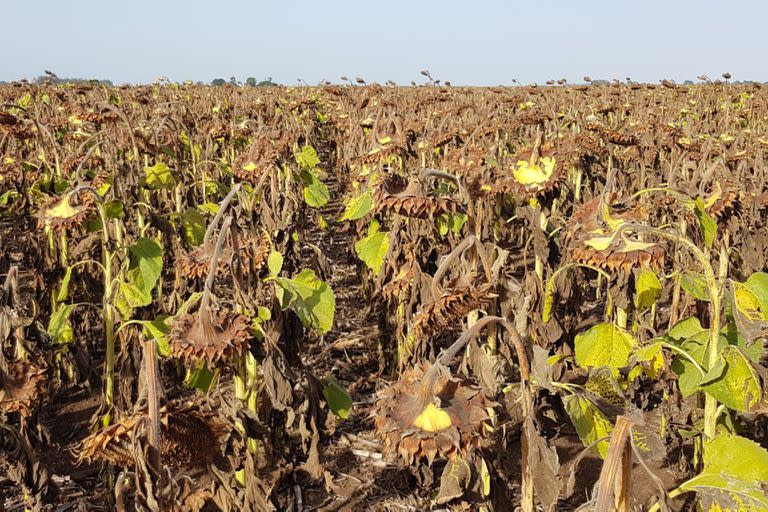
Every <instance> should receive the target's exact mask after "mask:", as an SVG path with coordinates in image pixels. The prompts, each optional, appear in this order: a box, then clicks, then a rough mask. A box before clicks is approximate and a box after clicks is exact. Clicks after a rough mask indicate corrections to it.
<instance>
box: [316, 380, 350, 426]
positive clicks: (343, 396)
mask: <svg viewBox="0 0 768 512" xmlns="http://www.w3.org/2000/svg"><path fill="white" fill-rule="evenodd" d="M323 396H324V397H325V401H326V402H328V408H329V409H331V411H332V412H333V414H335V415H336V416H338V417H339V418H341V419H343V420H345V419H347V418H348V417H349V411H350V410H351V409H352V398H350V396H349V393H347V390H346V389H344V386H342V385H341V384H340V383H339V381H338V380H336V377H333V376H331V377H330V378H328V380H327V381H326V383H325V387H323Z"/></svg>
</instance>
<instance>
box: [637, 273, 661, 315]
mask: <svg viewBox="0 0 768 512" xmlns="http://www.w3.org/2000/svg"><path fill="white" fill-rule="evenodd" d="M659 295H661V282H660V281H659V278H658V277H656V274H655V273H654V271H653V270H651V269H649V268H642V269H641V270H640V271H639V272H638V273H637V276H636V278H635V306H636V307H637V308H639V309H643V308H649V307H651V306H653V304H654V303H655V302H656V300H657V299H658V298H659Z"/></svg>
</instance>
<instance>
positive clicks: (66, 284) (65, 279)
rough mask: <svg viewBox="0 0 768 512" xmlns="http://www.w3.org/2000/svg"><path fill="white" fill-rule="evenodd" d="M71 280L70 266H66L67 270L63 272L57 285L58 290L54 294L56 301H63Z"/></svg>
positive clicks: (65, 298) (67, 293)
mask: <svg viewBox="0 0 768 512" xmlns="http://www.w3.org/2000/svg"><path fill="white" fill-rule="evenodd" d="M71 280H72V267H71V266H69V267H67V271H66V272H64V277H63V278H62V280H61V284H60V285H59V292H58V293H57V294H56V302H64V301H65V300H67V295H69V282H70V281H71Z"/></svg>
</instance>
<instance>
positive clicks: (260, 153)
mask: <svg viewBox="0 0 768 512" xmlns="http://www.w3.org/2000/svg"><path fill="white" fill-rule="evenodd" d="M278 160H279V154H278V152H277V149H275V147H274V146H273V145H272V142H271V140H270V139H268V138H266V137H264V136H262V137H258V138H257V139H256V140H254V141H253V143H252V144H251V147H250V148H249V149H248V151H247V152H246V153H244V154H242V155H240V156H239V157H238V158H237V159H236V160H235V161H234V163H233V164H232V174H234V175H235V176H236V177H237V178H238V179H241V180H243V181H246V182H249V183H256V182H257V181H259V179H260V178H261V177H262V176H263V175H264V174H265V173H267V172H269V170H270V169H272V168H274V167H275V166H276V165H277V164H278Z"/></svg>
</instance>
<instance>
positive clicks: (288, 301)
mask: <svg viewBox="0 0 768 512" xmlns="http://www.w3.org/2000/svg"><path fill="white" fill-rule="evenodd" d="M275 283H276V284H277V285H278V289H277V298H278V300H279V301H280V306H281V307H282V308H283V309H288V308H290V309H291V310H293V312H294V313H296V314H297V315H298V317H299V318H300V319H301V322H302V323H303V324H304V326H305V327H313V328H315V329H317V330H318V331H320V332H321V333H326V332H328V331H329V330H331V327H332V326H333V316H334V313H335V311H336V296H335V295H334V293H333V290H331V287H330V286H328V285H327V284H326V283H324V282H323V281H321V280H320V279H318V278H317V277H316V276H315V272H314V271H312V270H302V271H301V272H300V273H299V274H298V275H297V276H296V277H294V278H293V279H288V278H285V277H276V278H275Z"/></svg>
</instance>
